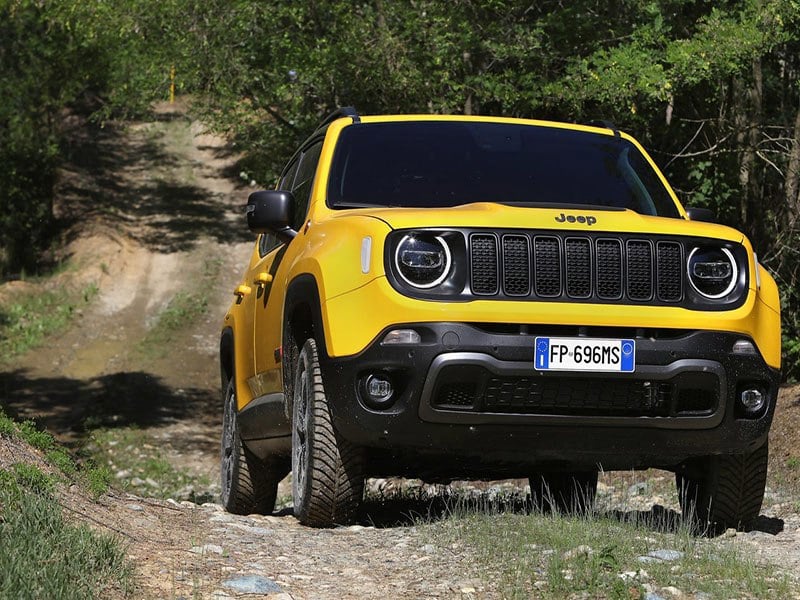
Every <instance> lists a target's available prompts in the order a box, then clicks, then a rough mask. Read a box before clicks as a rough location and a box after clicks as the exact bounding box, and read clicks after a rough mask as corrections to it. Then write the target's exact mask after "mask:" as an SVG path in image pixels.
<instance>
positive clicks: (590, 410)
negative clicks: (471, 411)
mask: <svg viewBox="0 0 800 600" xmlns="http://www.w3.org/2000/svg"><path fill="white" fill-rule="evenodd" d="M671 397H672V386H671V385H670V384H669V383H663V382H662V383H656V384H651V383H650V382H645V381H631V380H619V381H609V380H596V379H577V378H574V379H566V378H547V379H545V378H536V379H534V378H531V377H492V378H490V379H489V382H488V384H487V386H486V393H485V396H484V405H483V408H484V410H485V411H486V412H499V413H522V414H553V415H576V416H599V415H602V416H652V417H656V416H662V417H663V416H668V415H669V408H670V407H669V400H670V399H671Z"/></svg>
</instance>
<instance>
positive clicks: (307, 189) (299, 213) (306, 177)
mask: <svg viewBox="0 0 800 600" xmlns="http://www.w3.org/2000/svg"><path fill="white" fill-rule="evenodd" d="M321 152H322V141H319V142H317V143H316V144H314V145H313V146H311V147H309V148H308V150H306V151H305V152H303V156H302V158H301V159H300V167H299V168H298V169H297V175H296V176H295V178H294V184H293V185H292V194H294V199H295V203H296V204H295V211H294V219H293V222H292V228H293V229H294V230H296V231H297V230H299V229H300V227H302V225H303V221H305V218H306V213H307V212H308V201H309V199H310V197H311V185H312V184H313V183H314V174H315V173H316V172H317V163H318V162H319V155H320V153H321Z"/></svg>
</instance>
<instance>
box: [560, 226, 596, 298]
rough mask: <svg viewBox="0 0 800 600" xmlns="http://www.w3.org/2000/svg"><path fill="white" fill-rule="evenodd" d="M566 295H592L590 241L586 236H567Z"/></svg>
mask: <svg viewBox="0 0 800 600" xmlns="http://www.w3.org/2000/svg"><path fill="white" fill-rule="evenodd" d="M565 250H566V255H567V261H566V265H567V295H568V296H570V297H571V298H588V297H590V296H591V295H592V243H591V242H590V241H589V240H588V239H586V238H568V239H567V241H566V244H565Z"/></svg>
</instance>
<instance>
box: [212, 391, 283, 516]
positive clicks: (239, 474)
mask: <svg viewBox="0 0 800 600" xmlns="http://www.w3.org/2000/svg"><path fill="white" fill-rule="evenodd" d="M224 402H225V405H224V409H223V410H224V413H223V417H222V442H221V448H220V473H221V483H222V492H221V494H220V500H221V502H222V506H223V507H224V508H225V510H227V511H228V512H230V513H234V514H237V515H249V514H256V513H257V514H268V513H271V512H272V511H273V510H274V509H275V499H276V498H277V496H278V482H279V481H280V480H281V479H282V478H283V476H284V474H285V467H284V468H281V465H279V464H277V462H276V463H275V464H272V463H271V462H264V461H261V460H259V459H258V457H256V456H255V455H254V454H253V453H252V452H250V451H249V450H248V449H247V447H246V446H245V445H244V444H243V443H242V438H241V435H240V433H239V419H238V410H237V406H236V386H235V384H234V381H233V378H231V379H230V380H229V381H228V382H227V385H226V388H225V399H224ZM284 462H285V461H284Z"/></svg>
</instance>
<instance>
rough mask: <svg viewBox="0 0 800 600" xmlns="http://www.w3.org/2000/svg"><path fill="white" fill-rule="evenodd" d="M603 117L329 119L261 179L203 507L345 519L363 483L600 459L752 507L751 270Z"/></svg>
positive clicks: (756, 490)
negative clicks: (282, 486) (284, 487)
mask: <svg viewBox="0 0 800 600" xmlns="http://www.w3.org/2000/svg"><path fill="white" fill-rule="evenodd" d="M712 220H713V215H710V214H709V211H706V210H703V209H684V208H683V207H682V206H681V204H680V203H679V202H678V200H677V198H676V196H675V194H674V192H673V191H672V190H671V189H670V187H669V185H668V184H667V182H666V180H665V178H664V176H663V175H662V174H661V173H660V171H659V170H658V168H657V167H656V166H655V164H654V163H653V161H652V159H651V158H650V157H649V156H648V155H647V153H646V152H645V151H644V150H643V148H642V147H641V146H640V145H639V144H638V143H637V142H636V140H634V139H633V138H632V137H630V136H629V135H626V134H625V133H622V132H620V131H617V130H616V129H615V128H614V127H613V126H612V125H610V124H603V123H601V124H598V125H596V126H580V125H570V124H564V123H552V122H543V121H530V120H519V119H507V118H492V117H466V116H440V115H424V116H422V115H415V116H411V115H402V116H369V117H367V116H363V117H362V116H359V115H358V114H357V113H356V112H355V111H354V110H353V109H342V110H339V111H337V112H336V113H334V114H333V115H331V117H329V118H328V119H327V120H326V121H325V122H323V123H322V125H321V126H320V127H319V128H318V129H317V130H316V131H315V132H314V133H313V135H311V137H309V138H308V140H307V141H306V142H305V143H304V144H303V145H302V146H301V147H300V148H299V150H298V151H297V153H296V154H295V155H294V156H293V157H292V158H291V159H290V160H289V162H288V164H287V166H286V168H285V169H284V171H283V173H282V175H281V177H280V181H279V183H278V186H277V189H275V190H268V191H258V192H255V193H253V194H251V195H250V197H249V200H248V203H247V221H248V225H249V227H250V230H251V231H253V232H256V233H258V234H259V237H258V240H257V242H256V244H255V247H254V248H253V253H252V256H251V258H250V263H249V265H248V266H247V269H246V271H245V275H244V279H243V281H242V282H241V284H240V285H239V286H238V287H237V288H236V290H235V292H234V294H235V301H234V302H233V304H232V306H231V307H230V310H229V311H228V313H227V314H226V316H225V321H224V325H223V329H222V337H221V343H220V361H221V372H222V390H223V398H224V423H223V433H222V455H221V459H222V460H221V462H222V501H223V504H224V506H225V507H226V509H228V510H229V511H232V512H236V513H249V512H259V511H260V512H266V511H271V510H272V509H273V508H274V504H275V496H276V493H277V485H278V481H279V480H281V479H282V478H283V477H284V476H285V475H286V474H287V473H288V472H289V471H291V473H292V492H293V496H294V511H295V514H296V515H297V517H298V518H299V520H300V521H301V522H302V523H305V524H308V525H312V526H331V525H334V524H339V523H346V522H348V521H352V520H353V519H354V518H355V517H356V516H357V514H358V508H359V504H360V502H361V500H362V494H363V489H364V479H365V477H369V476H379V475H380V476H389V475H399V476H413V477H419V478H422V479H426V480H434V481H449V480H452V479H466V478H475V479H481V478H483V479H498V478H505V477H515V478H516V477H527V478H529V481H530V484H531V485H530V487H531V496H532V500H533V501H534V502H535V503H537V504H539V505H540V506H544V507H546V508H551V509H552V508H554V509H558V510H567V509H572V508H575V507H578V506H583V507H589V506H591V502H592V500H593V498H594V494H595V491H596V488H597V473H598V470H599V469H605V470H616V469H625V470H628V469H643V468H648V467H656V468H661V469H667V470H670V471H673V472H674V473H675V474H676V482H677V485H678V489H679V491H680V494H679V496H680V499H681V505H682V508H683V510H684V511H685V512H689V513H692V514H695V515H696V516H697V518H698V519H699V520H700V521H701V522H702V523H704V524H706V525H708V526H710V527H714V528H717V527H726V526H743V525H746V524H747V523H748V522H749V521H751V520H752V519H753V518H755V517H756V516H758V513H759V510H760V507H761V501H762V498H763V494H764V485H765V478H766V470H767V434H768V431H769V427H770V423H771V421H772V416H773V413H774V409H775V400H776V397H777V387H778V381H779V368H780V354H781V352H780V307H779V300H778V291H777V288H776V285H775V282H774V281H773V279H772V278H771V277H770V275H769V274H768V273H767V271H766V270H765V269H764V268H763V267H762V266H760V265H759V263H758V260H757V258H756V255H755V254H754V252H753V248H752V246H751V244H750V242H749V241H748V240H747V238H746V237H745V236H744V235H743V234H742V233H740V232H738V231H736V230H734V229H730V228H728V227H725V226H722V225H718V224H714V223H712V222H710V221H712Z"/></svg>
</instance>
